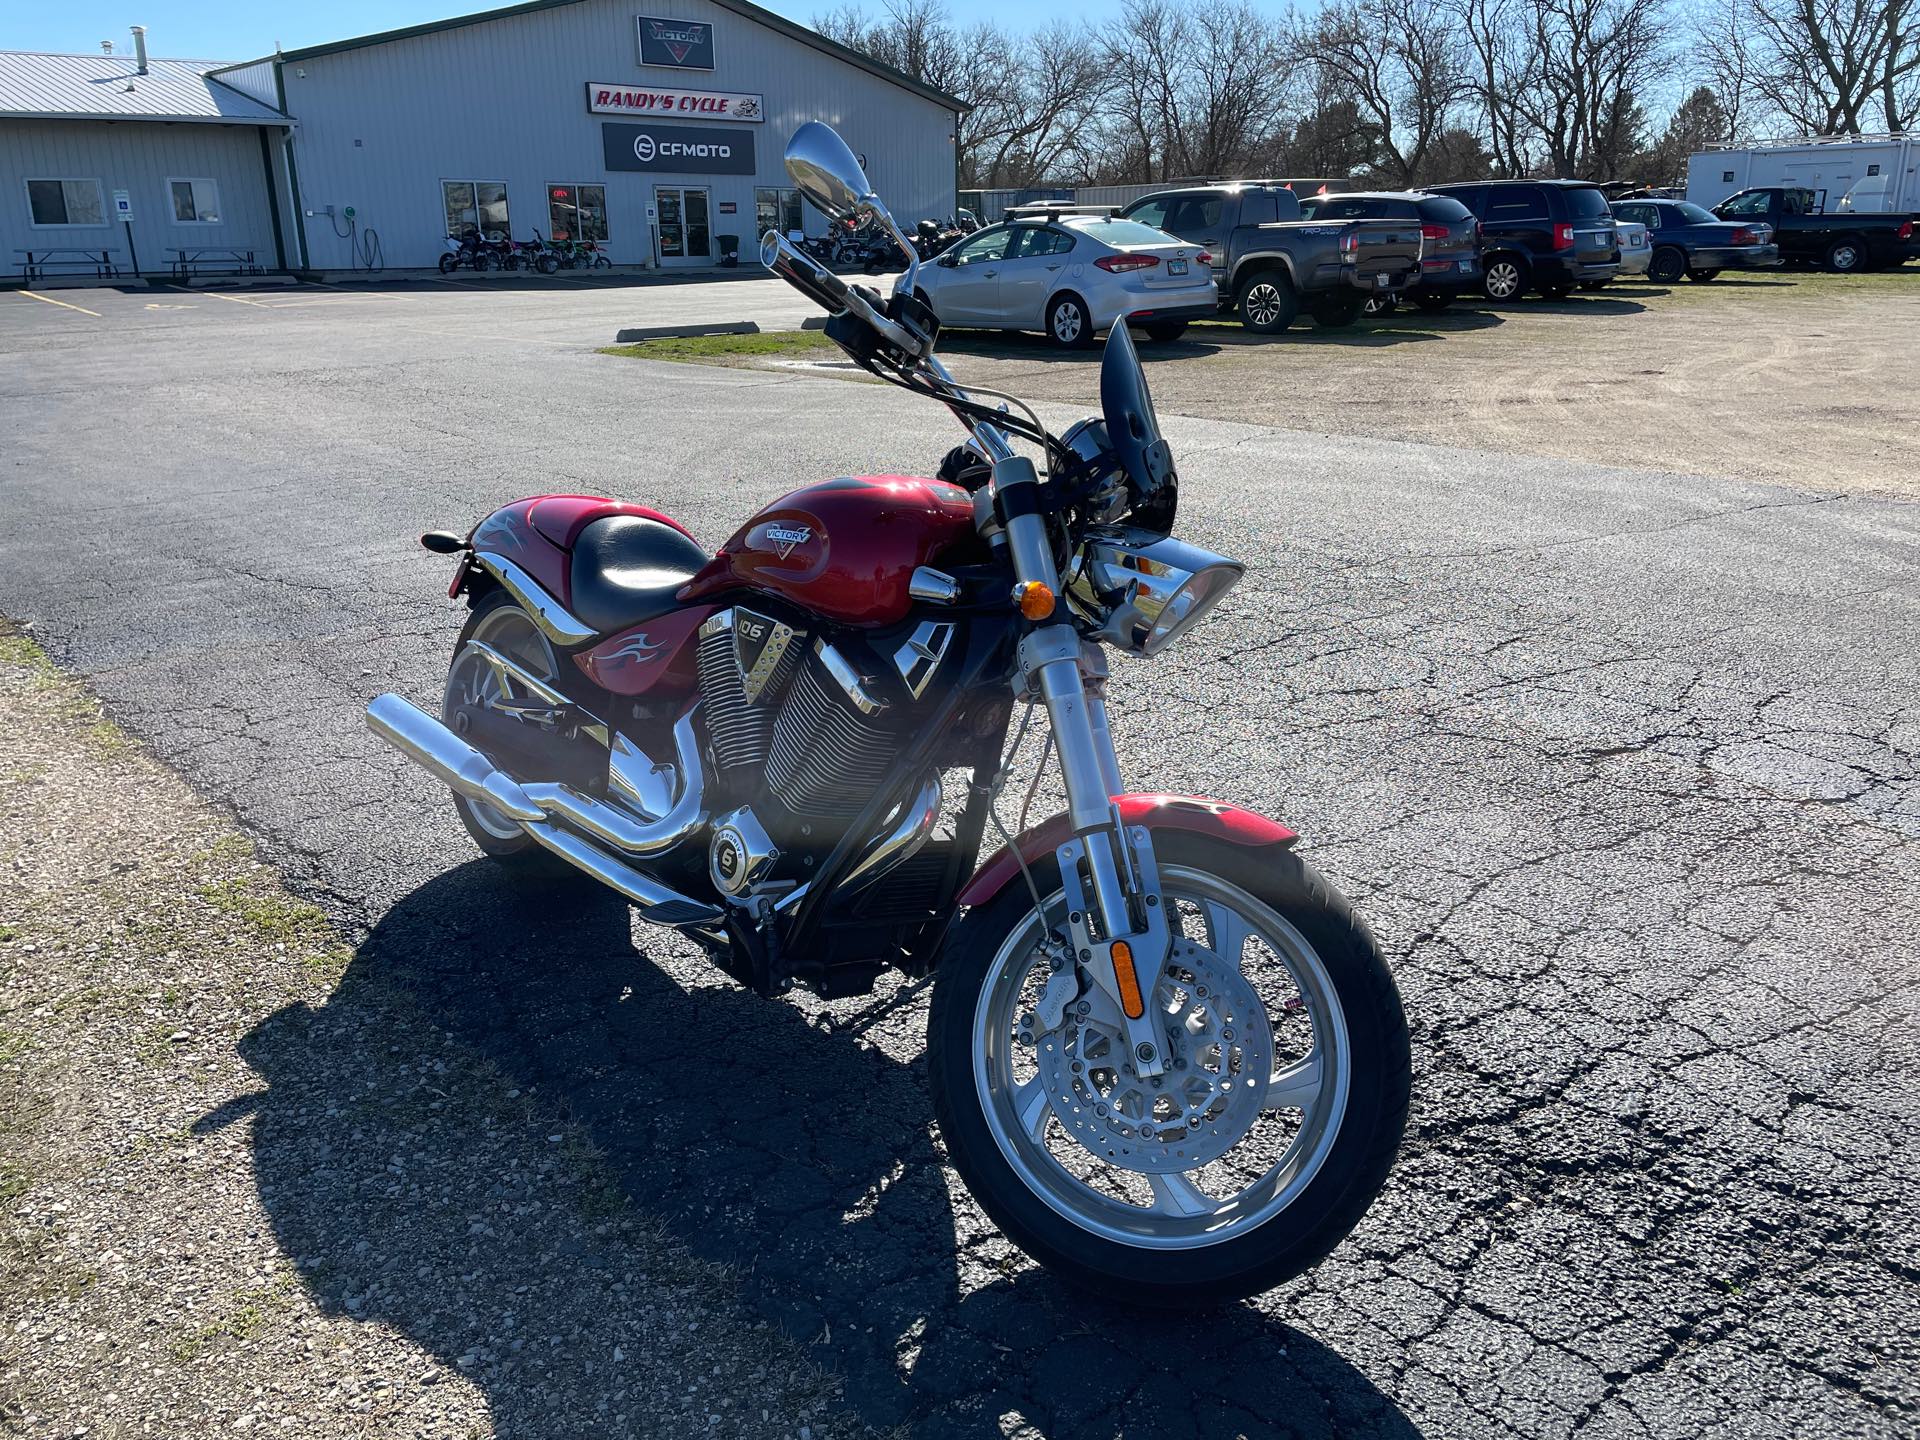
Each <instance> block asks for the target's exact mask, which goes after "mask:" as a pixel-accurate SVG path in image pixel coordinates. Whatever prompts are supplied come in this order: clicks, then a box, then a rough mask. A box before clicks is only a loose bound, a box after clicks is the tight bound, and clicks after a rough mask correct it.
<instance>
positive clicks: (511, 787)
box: [367, 695, 547, 825]
mask: <svg viewBox="0 0 1920 1440" xmlns="http://www.w3.org/2000/svg"><path fill="white" fill-rule="evenodd" d="M367 726H368V728H370V729H371V730H372V731H373V733H374V734H376V735H378V736H379V737H380V738H381V739H382V740H384V741H386V742H387V743H388V744H389V745H391V746H393V748H394V749H396V750H398V751H399V752H400V753H401V754H402V755H404V756H406V757H407V758H408V759H409V760H411V761H413V763H414V764H416V765H418V766H419V767H420V768H421V769H423V770H425V771H426V772H427V773H428V774H429V775H431V776H433V777H434V779H436V780H438V781H439V782H440V783H441V784H443V785H445V786H447V787H448V788H449V789H451V790H452V791H453V792H454V793H455V794H456V795H464V796H466V797H467V799H469V800H478V801H480V802H481V803H482V804H485V805H491V806H492V807H493V808H494V809H496V810H498V811H499V812H500V813H501V814H502V815H505V816H508V817H509V818H511V819H514V820H518V821H519V822H520V823H521V824H523V825H525V824H527V823H529V822H531V821H536V820H544V819H546V818H547V812H546V811H544V810H542V809H541V808H540V807H539V806H538V805H536V804H534V802H533V797H532V796H530V795H528V794H527V792H526V791H525V790H523V789H522V788H521V787H520V785H519V783H518V782H517V781H515V780H514V779H513V778H512V777H511V776H509V775H507V774H506V773H505V772H504V771H501V770H497V769H495V768H494V764H493V762H492V761H491V760H489V759H487V757H486V756H484V755H482V754H481V753H480V752H479V751H478V750H476V749H474V748H473V747H472V746H471V745H469V744H467V742H466V741H464V740H462V739H461V738H460V737H459V736H458V735H456V734H454V733H453V731H451V730H449V729H448V728H447V727H446V726H445V725H442V724H441V723H440V722H439V721H438V720H436V719H434V718H433V716H431V715H429V714H427V712H426V711H424V710H422V709H421V708H420V707H419V706H418V705H415V704H414V703H413V702H412V701H411V700H403V699H401V698H400V696H398V695H377V696H375V697H374V700H373V703H372V704H371V705H369V706H367Z"/></svg>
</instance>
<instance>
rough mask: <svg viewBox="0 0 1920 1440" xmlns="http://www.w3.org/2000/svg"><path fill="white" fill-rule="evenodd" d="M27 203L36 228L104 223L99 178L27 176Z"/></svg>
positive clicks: (104, 208) (104, 214) (104, 217)
mask: <svg viewBox="0 0 1920 1440" xmlns="http://www.w3.org/2000/svg"><path fill="white" fill-rule="evenodd" d="M27 207H28V209H30V210H31V211H32V212H33V224H34V228H36V229H48V228H51V227H54V226H59V225H104V224H106V223H107V217H106V208H107V207H106V206H105V204H103V203H102V201H101V199H100V182H99V181H98V180H29V181H27Z"/></svg>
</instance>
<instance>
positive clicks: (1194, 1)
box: [1101, 0, 1291, 180]
mask: <svg viewBox="0 0 1920 1440" xmlns="http://www.w3.org/2000/svg"><path fill="white" fill-rule="evenodd" d="M1101 52H1102V62H1103V65H1104V68H1105V70H1106V73H1107V74H1108V76H1109V77H1110V80H1111V85H1112V90H1111V101H1112V103H1111V107H1110V114H1109V130H1110V132H1112V133H1113V134H1114V135H1115V137H1116V138H1117V139H1119V140H1120V145H1119V147H1118V148H1120V149H1123V150H1125V151H1127V152H1128V153H1132V154H1136V155H1138V156H1139V157H1140V160H1139V164H1140V167H1141V170H1142V172H1143V173H1141V174H1139V175H1136V176H1133V177H1130V178H1135V179H1145V180H1166V179H1171V178H1174V177H1176V176H1183V175H1213V174H1231V173H1235V172H1237V171H1239V170H1241V169H1243V168H1244V167H1245V166H1247V165H1248V164H1249V163H1250V162H1251V160H1252V159H1253V157H1255V156H1256V155H1259V154H1260V153H1262V152H1263V151H1264V150H1266V149H1268V148H1270V146H1271V143H1272V142H1273V140H1274V138H1275V136H1276V134H1277V133H1278V131H1279V129H1280V127H1281V125H1282V122H1283V121H1284V119H1285V117H1286V112H1287V108H1288V94H1289V85H1290V80H1291V67H1290V66H1289V64H1288V49H1287V45H1286V43H1285V38H1284V36H1283V33H1282V31H1281V28H1280V26H1279V25H1277V24H1276V23H1275V22H1273V21H1272V20H1270V19H1268V18H1267V17H1266V16H1264V15H1262V14H1261V13H1260V12H1258V11H1256V10H1255V9H1254V8H1253V7H1252V6H1251V5H1249V4H1246V3H1245V0H1232V3H1214V4H1209V3H1207V0H1127V3H1126V5H1125V7H1124V8H1123V9H1122V11H1121V13H1120V14H1119V15H1118V16H1116V17H1115V18H1114V19H1113V20H1111V21H1110V22H1108V24H1107V26H1106V27H1105V28H1104V30H1103V31H1102V33H1101Z"/></svg>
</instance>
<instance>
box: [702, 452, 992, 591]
mask: <svg viewBox="0 0 1920 1440" xmlns="http://www.w3.org/2000/svg"><path fill="white" fill-rule="evenodd" d="M973 539H974V530H973V497H972V496H970V495H968V494H967V492H966V491H965V490H963V489H961V488H960V487H959V486H958V485H948V484H946V483H945V482H944V481H940V480H923V479H920V478H918V477H915V476H912V475H862V476H854V477H848V478H844V479H840V480H825V481H822V482H821V483H820V484H818V485H808V486H805V487H803V488H802V489H799V490H795V491H794V492H793V493H792V494H791V495H783V496H781V497H780V498H779V499H778V500H775V501H774V502H773V503H772V504H771V505H768V506H767V507H766V508H765V509H764V510H762V511H760V513H759V514H757V515H755V516H754V517H753V518H752V519H751V520H749V521H748V522H747V523H746V524H745V525H743V526H741V527H740V529H739V530H738V531H736V532H735V533H734V535H733V538H732V539H730V540H728V541H727V543H726V544H725V545H723V546H721V547H720V553H719V554H718V555H716V556H714V558H713V560H712V562H711V563H710V564H708V565H707V566H706V568H704V569H703V570H701V572H700V573H699V574H698V575H696V576H694V577H693V579H692V580H691V581H689V582H688V584H687V587H686V588H685V589H684V590H682V591H681V592H680V598H681V599H682V600H683V601H689V602H690V601H696V600H704V599H707V598H708V597H710V596H715V595H718V594H720V593H721V592H723V591H726V590H735V589H739V588H741V587H743V586H744V587H746V588H749V589H754V590H766V591H771V592H772V593H773V594H776V595H779V596H781V597H782V598H784V599H787V600H790V601H792V602H793V603H794V604H796V605H799V606H803V607H804V608H806V609H808V610H811V611H813V612H814V613H815V614H818V615H822V616H825V617H827V618H828V619H831V620H838V621H841V622H843V623H845V624H849V625H891V624H893V623H894V622H895V621H897V620H900V619H903V618H904V617H905V616H906V613H907V609H908V607H909V606H911V605H912V603H913V597H912V596H910V595H909V594H908V593H907V582H908V581H909V580H911V579H912V578H913V572H914V570H915V569H916V568H917V567H918V566H921V565H930V564H934V563H936V562H937V561H938V560H939V559H940V558H941V557H942V556H943V555H945V554H947V553H948V552H949V551H953V550H956V549H958V548H960V547H961V546H963V545H966V544H968V543H969V542H970V541H972V540H973Z"/></svg>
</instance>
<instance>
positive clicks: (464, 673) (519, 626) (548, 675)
mask: <svg viewBox="0 0 1920 1440" xmlns="http://www.w3.org/2000/svg"><path fill="white" fill-rule="evenodd" d="M475 640H478V641H481V642H483V643H485V644H487V645H491V646H492V647H493V648H494V649H495V650H498V651H499V652H500V653H501V654H503V655H505V656H506V657H507V658H508V659H510V660H514V661H517V662H518V663H519V664H520V665H522V666H524V667H525V668H526V669H528V670H530V671H532V672H533V673H534V674H535V675H537V676H539V677H540V678H541V679H542V680H553V679H555V678H557V677H558V676H559V674H560V666H559V663H558V662H557V661H556V660H555V658H554V654H553V647H552V646H551V645H549V644H548V643H547V638H546V636H544V635H542V634H541V633H540V629H539V627H538V626H537V625H535V624H534V622H533V617H532V616H530V615H528V614H527V612H526V611H524V610H522V609H521V608H520V607H519V606H518V605H516V604H514V602H513V600H512V598H511V597H510V596H509V595H508V594H507V593H506V592H505V591H504V590H496V591H494V592H493V593H492V594H490V595H488V596H486V597H485V598H483V599H482V600H481V601H480V603H479V604H477V605H475V606H474V607H473V613H472V614H470V615H468V616H467V623H466V625H465V627H464V628H463V629H462V630H461V631H460V643H459V644H458V645H457V646H455V647H454V652H453V661H452V663H451V664H450V665H449V666H448V667H447V685H446V691H445V695H444V698H443V700H442V703H441V711H440V718H441V719H442V720H443V721H444V722H445V723H446V724H448V725H449V726H451V725H453V724H454V712H455V711H457V710H458V709H459V708H460V707H461V706H462V705H477V704H480V703H481V702H482V701H484V700H487V699H491V698H497V697H498V696H499V695H500V692H501V682H500V681H499V679H498V678H497V677H496V676H495V675H494V673H493V670H492V668H491V667H490V666H489V665H488V664H487V663H486V662H485V661H484V660H481V659H480V658H479V657H478V656H477V655H474V654H471V653H469V651H468V649H467V646H468V644H469V642H471V641H475ZM507 688H508V693H509V694H511V693H512V687H510V686H509V687H507ZM521 698H525V697H521ZM453 808H454V812H455V813H456V814H458V815H459V817H460V823H461V824H462V825H464V826H466V827H467V833H468V834H469V835H471V836H472V837H473V843H474V844H476V845H478V846H479V847H480V848H481V850H483V851H485V852H486V854H487V855H489V856H491V857H492V858H493V859H495V860H498V861H501V862H502V863H504V864H508V865H512V866H514V867H515V868H516V869H519V868H522V867H525V868H530V869H533V870H537V871H539V872H541V873H559V872H560V871H563V870H565V869H566V868H567V867H566V865H565V864H564V863H562V862H559V861H557V860H556V859H555V858H554V856H553V855H551V854H550V853H549V852H548V851H546V850H545V849H543V848H542V847H541V846H540V843H539V842H538V841H536V840H534V839H533V838H532V837H531V836H529V835H528V834H527V832H526V831H524V830H522V829H521V828H520V827H519V826H518V825H516V824H515V823H514V822H513V821H512V820H509V819H508V818H507V817H506V816H504V815H502V814H501V813H500V812H499V811H497V810H495V809H494V808H493V807H492V806H491V805H486V804H482V803H480V802H478V801H474V800H469V799H467V798H466V797H465V796H464V795H455V796H454V797H453Z"/></svg>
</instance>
